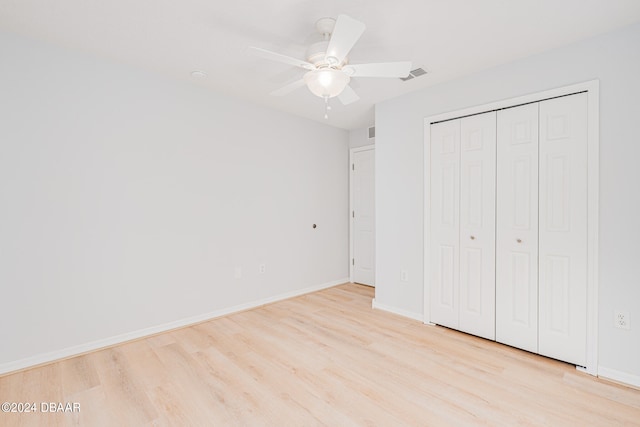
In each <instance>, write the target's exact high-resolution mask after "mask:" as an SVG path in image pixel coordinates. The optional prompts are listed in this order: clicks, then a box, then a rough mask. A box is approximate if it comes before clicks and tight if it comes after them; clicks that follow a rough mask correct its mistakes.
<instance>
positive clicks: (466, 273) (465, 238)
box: [459, 111, 496, 339]
mask: <svg viewBox="0 0 640 427" xmlns="http://www.w3.org/2000/svg"><path fill="white" fill-rule="evenodd" d="M495 200H496V113H495V111H492V112H489V113H484V114H478V115H475V116H470V117H465V118H463V119H461V121H460V293H459V295H460V300H459V303H460V320H459V329H460V330H461V331H464V332H468V333H470V334H474V335H478V336H481V337H484V338H488V339H495V280H496V278H495V239H496V238H495V232H496V231H495V230H496V229H495V221H496V219H495Z"/></svg>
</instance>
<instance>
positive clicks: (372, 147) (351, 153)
mask: <svg viewBox="0 0 640 427" xmlns="http://www.w3.org/2000/svg"><path fill="white" fill-rule="evenodd" d="M375 148H376V146H375V144H369V145H363V146H362V147H355V148H350V149H349V281H350V282H352V283H353V259H354V254H353V246H354V245H353V240H354V237H355V236H354V233H353V220H354V217H353V209H354V202H353V179H351V178H352V177H351V172H352V171H353V165H354V163H353V161H354V156H355V154H356V153H359V152H361V151H368V150H373V151H374V153H375ZM374 156H375V154H374ZM374 180H375V173H374ZM374 210H375V209H374ZM374 229H375V228H374ZM374 250H375V248H374ZM374 287H375V283H374Z"/></svg>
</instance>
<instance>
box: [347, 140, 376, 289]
mask: <svg viewBox="0 0 640 427" xmlns="http://www.w3.org/2000/svg"><path fill="white" fill-rule="evenodd" d="M351 179H353V194H352V198H353V199H352V200H353V213H352V218H351V221H352V222H351V224H352V227H353V254H352V255H353V281H354V282H356V283H362V284H365V285H370V286H374V285H375V265H376V260H375V198H374V197H375V150H374V149H373V148H372V149H369V150H363V151H356V152H354V153H353V168H352V170H351Z"/></svg>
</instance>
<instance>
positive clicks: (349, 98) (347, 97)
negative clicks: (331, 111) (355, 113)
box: [338, 85, 360, 105]
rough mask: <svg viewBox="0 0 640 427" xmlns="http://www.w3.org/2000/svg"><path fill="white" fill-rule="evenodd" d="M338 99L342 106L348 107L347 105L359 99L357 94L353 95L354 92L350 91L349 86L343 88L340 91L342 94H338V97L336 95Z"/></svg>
mask: <svg viewBox="0 0 640 427" xmlns="http://www.w3.org/2000/svg"><path fill="white" fill-rule="evenodd" d="M338 99H339V100H340V102H342V103H343V104H344V105H349V104H351V103H353V102H356V101H357V100H359V99H360V97H359V96H358V94H356V93H355V91H354V90H353V89H351V86H349V85H347V86H345V88H344V90H343V91H342V93H340V95H338Z"/></svg>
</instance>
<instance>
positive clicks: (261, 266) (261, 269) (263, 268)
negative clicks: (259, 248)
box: [258, 264, 267, 274]
mask: <svg viewBox="0 0 640 427" xmlns="http://www.w3.org/2000/svg"><path fill="white" fill-rule="evenodd" d="M258 271H259V272H260V274H264V272H265V271H267V264H260V266H259V267H258Z"/></svg>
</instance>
